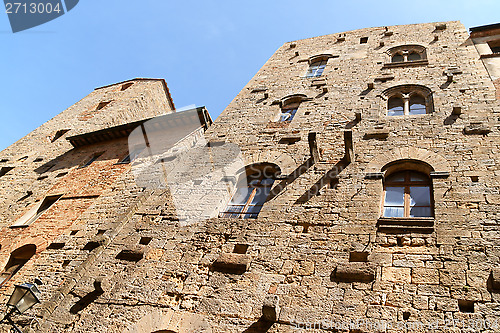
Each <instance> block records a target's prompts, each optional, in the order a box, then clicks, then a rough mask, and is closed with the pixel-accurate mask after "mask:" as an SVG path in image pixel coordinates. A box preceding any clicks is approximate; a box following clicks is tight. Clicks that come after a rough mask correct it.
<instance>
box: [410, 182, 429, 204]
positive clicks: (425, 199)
mask: <svg viewBox="0 0 500 333" xmlns="http://www.w3.org/2000/svg"><path fill="white" fill-rule="evenodd" d="M430 205H431V193H430V188H429V187H427V186H419V187H416V186H411V187H410V206H411V207H413V206H430Z"/></svg>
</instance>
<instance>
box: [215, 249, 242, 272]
mask: <svg viewBox="0 0 500 333" xmlns="http://www.w3.org/2000/svg"><path fill="white" fill-rule="evenodd" d="M249 262H250V258H249V256H247V255H244V254H236V253H222V254H221V255H220V256H219V258H217V260H215V262H214V263H213V264H212V269H213V270H216V271H220V272H224V273H231V274H243V273H245V272H246V270H247V268H248V264H249Z"/></svg>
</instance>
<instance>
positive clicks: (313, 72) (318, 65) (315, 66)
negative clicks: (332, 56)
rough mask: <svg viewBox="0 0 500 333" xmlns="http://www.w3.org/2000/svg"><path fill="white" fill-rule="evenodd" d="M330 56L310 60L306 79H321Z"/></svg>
mask: <svg viewBox="0 0 500 333" xmlns="http://www.w3.org/2000/svg"><path fill="white" fill-rule="evenodd" d="M327 62H328V56H326V55H323V56H315V57H314V58H311V59H310V60H309V68H308V69H307V73H306V77H319V76H321V75H322V74H323V71H324V70H325V67H326V63H327Z"/></svg>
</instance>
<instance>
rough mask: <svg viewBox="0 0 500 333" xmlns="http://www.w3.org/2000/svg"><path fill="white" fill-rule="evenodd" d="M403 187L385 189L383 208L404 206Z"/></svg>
mask: <svg viewBox="0 0 500 333" xmlns="http://www.w3.org/2000/svg"><path fill="white" fill-rule="evenodd" d="M404 193H405V189H404V187H386V188H385V204H384V206H401V207H403V206H404Z"/></svg>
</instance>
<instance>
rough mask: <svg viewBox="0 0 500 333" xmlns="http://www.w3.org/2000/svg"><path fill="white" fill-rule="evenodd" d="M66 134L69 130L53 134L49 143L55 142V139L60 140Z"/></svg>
mask: <svg viewBox="0 0 500 333" xmlns="http://www.w3.org/2000/svg"><path fill="white" fill-rule="evenodd" d="M68 132H69V129H62V130H59V131H57V132H56V134H54V137H53V138H52V140H50V142H55V141H56V140H57V139H59V138H61V137H62V136H63V135H64V134H66V133H68Z"/></svg>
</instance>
